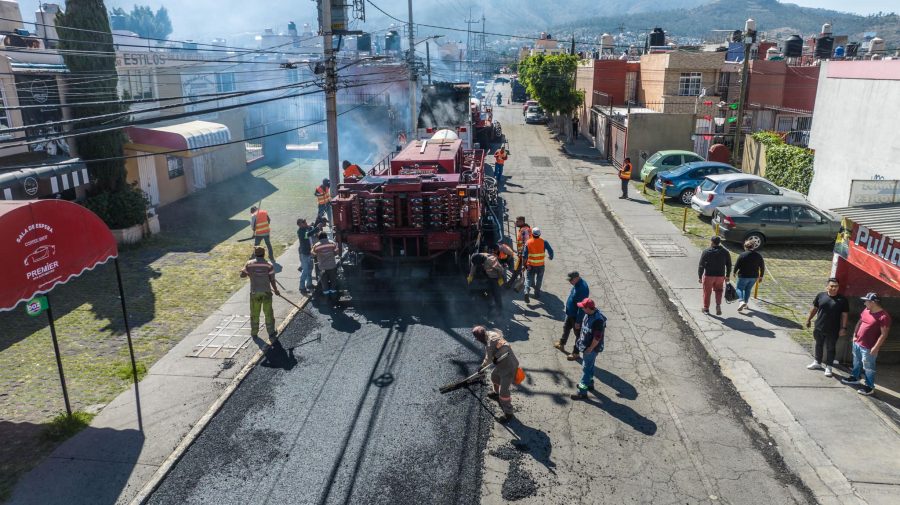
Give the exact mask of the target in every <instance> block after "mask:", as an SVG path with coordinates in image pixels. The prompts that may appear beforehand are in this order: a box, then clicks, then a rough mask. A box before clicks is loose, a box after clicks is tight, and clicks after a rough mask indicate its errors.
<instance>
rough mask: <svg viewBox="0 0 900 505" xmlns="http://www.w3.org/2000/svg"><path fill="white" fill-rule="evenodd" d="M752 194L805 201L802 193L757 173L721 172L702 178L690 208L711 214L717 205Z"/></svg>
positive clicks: (705, 214)
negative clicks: (777, 184)
mask: <svg viewBox="0 0 900 505" xmlns="http://www.w3.org/2000/svg"><path fill="white" fill-rule="evenodd" d="M754 195H765V196H776V197H777V196H782V197H784V199H786V200H791V201H800V202H805V201H806V197H804V196H803V194H802V193H798V192H797V191H794V190H790V189H786V188H780V187H778V186H776V185H774V184H772V182H771V181H769V180H768V179H765V178H763V177H760V176H758V175H752V174H721V175H709V176H707V177H706V178H704V179H703V182H701V183H700V186H698V187H697V190H696V191H695V192H694V196H693V197H692V198H691V208H692V209H694V210H696V211H697V212H699V213H700V214H701V215H704V216H712V215H713V214H714V213H715V211H716V209H717V208H718V207H725V206H727V205H731V204H734V203H736V202H739V201H741V200H743V199H745V198H749V197H751V196H754Z"/></svg>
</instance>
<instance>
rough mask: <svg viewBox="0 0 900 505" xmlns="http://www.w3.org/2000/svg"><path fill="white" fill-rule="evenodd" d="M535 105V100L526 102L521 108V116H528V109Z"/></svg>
mask: <svg viewBox="0 0 900 505" xmlns="http://www.w3.org/2000/svg"><path fill="white" fill-rule="evenodd" d="M535 105H538V103H537V100H526V101H525V105H524V106H523V107H522V115H523V116H524V115H525V114H528V108H529V107H534V106H535Z"/></svg>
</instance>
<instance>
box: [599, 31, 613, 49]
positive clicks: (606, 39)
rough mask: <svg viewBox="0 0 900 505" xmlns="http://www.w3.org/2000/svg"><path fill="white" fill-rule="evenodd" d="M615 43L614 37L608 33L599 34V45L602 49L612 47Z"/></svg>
mask: <svg viewBox="0 0 900 505" xmlns="http://www.w3.org/2000/svg"><path fill="white" fill-rule="evenodd" d="M615 44H616V38H615V37H613V36H612V35H610V34H608V33H604V34H603V35H601V36H600V47H601V48H603V49H606V48H610V47H613V46H614V45H615Z"/></svg>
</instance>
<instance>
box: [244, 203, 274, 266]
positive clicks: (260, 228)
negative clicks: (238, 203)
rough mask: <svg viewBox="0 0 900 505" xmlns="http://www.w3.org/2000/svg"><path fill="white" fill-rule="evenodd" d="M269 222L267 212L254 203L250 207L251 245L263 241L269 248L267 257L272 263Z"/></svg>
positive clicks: (270, 220)
mask: <svg viewBox="0 0 900 505" xmlns="http://www.w3.org/2000/svg"><path fill="white" fill-rule="evenodd" d="M271 222H272V218H270V217H269V213H268V212H266V211H264V210H262V209H259V208H257V207H256V206H255V205H254V206H253V207H250V229H251V230H253V247H256V246H258V245H259V243H260V242H265V243H266V248H267V249H268V250H269V259H270V260H272V262H273V263H274V262H275V253H274V252H272V241H271V240H270V239H269V234H270V233H271V227H270V226H271V225H270V223H271ZM251 259H252V258H251Z"/></svg>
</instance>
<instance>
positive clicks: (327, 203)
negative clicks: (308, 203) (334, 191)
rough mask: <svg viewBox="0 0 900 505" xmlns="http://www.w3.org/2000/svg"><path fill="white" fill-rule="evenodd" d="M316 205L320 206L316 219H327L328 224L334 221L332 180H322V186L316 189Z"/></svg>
mask: <svg viewBox="0 0 900 505" xmlns="http://www.w3.org/2000/svg"><path fill="white" fill-rule="evenodd" d="M315 195H316V204H317V205H318V206H319V210H318V212H317V213H316V217H317V218H319V217H323V216H324V217H327V218H328V222H329V223H330V222H331V221H332V219H331V180H329V179H328V178H325V179H322V185H321V186H319V187H317V188H316V191H315Z"/></svg>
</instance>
